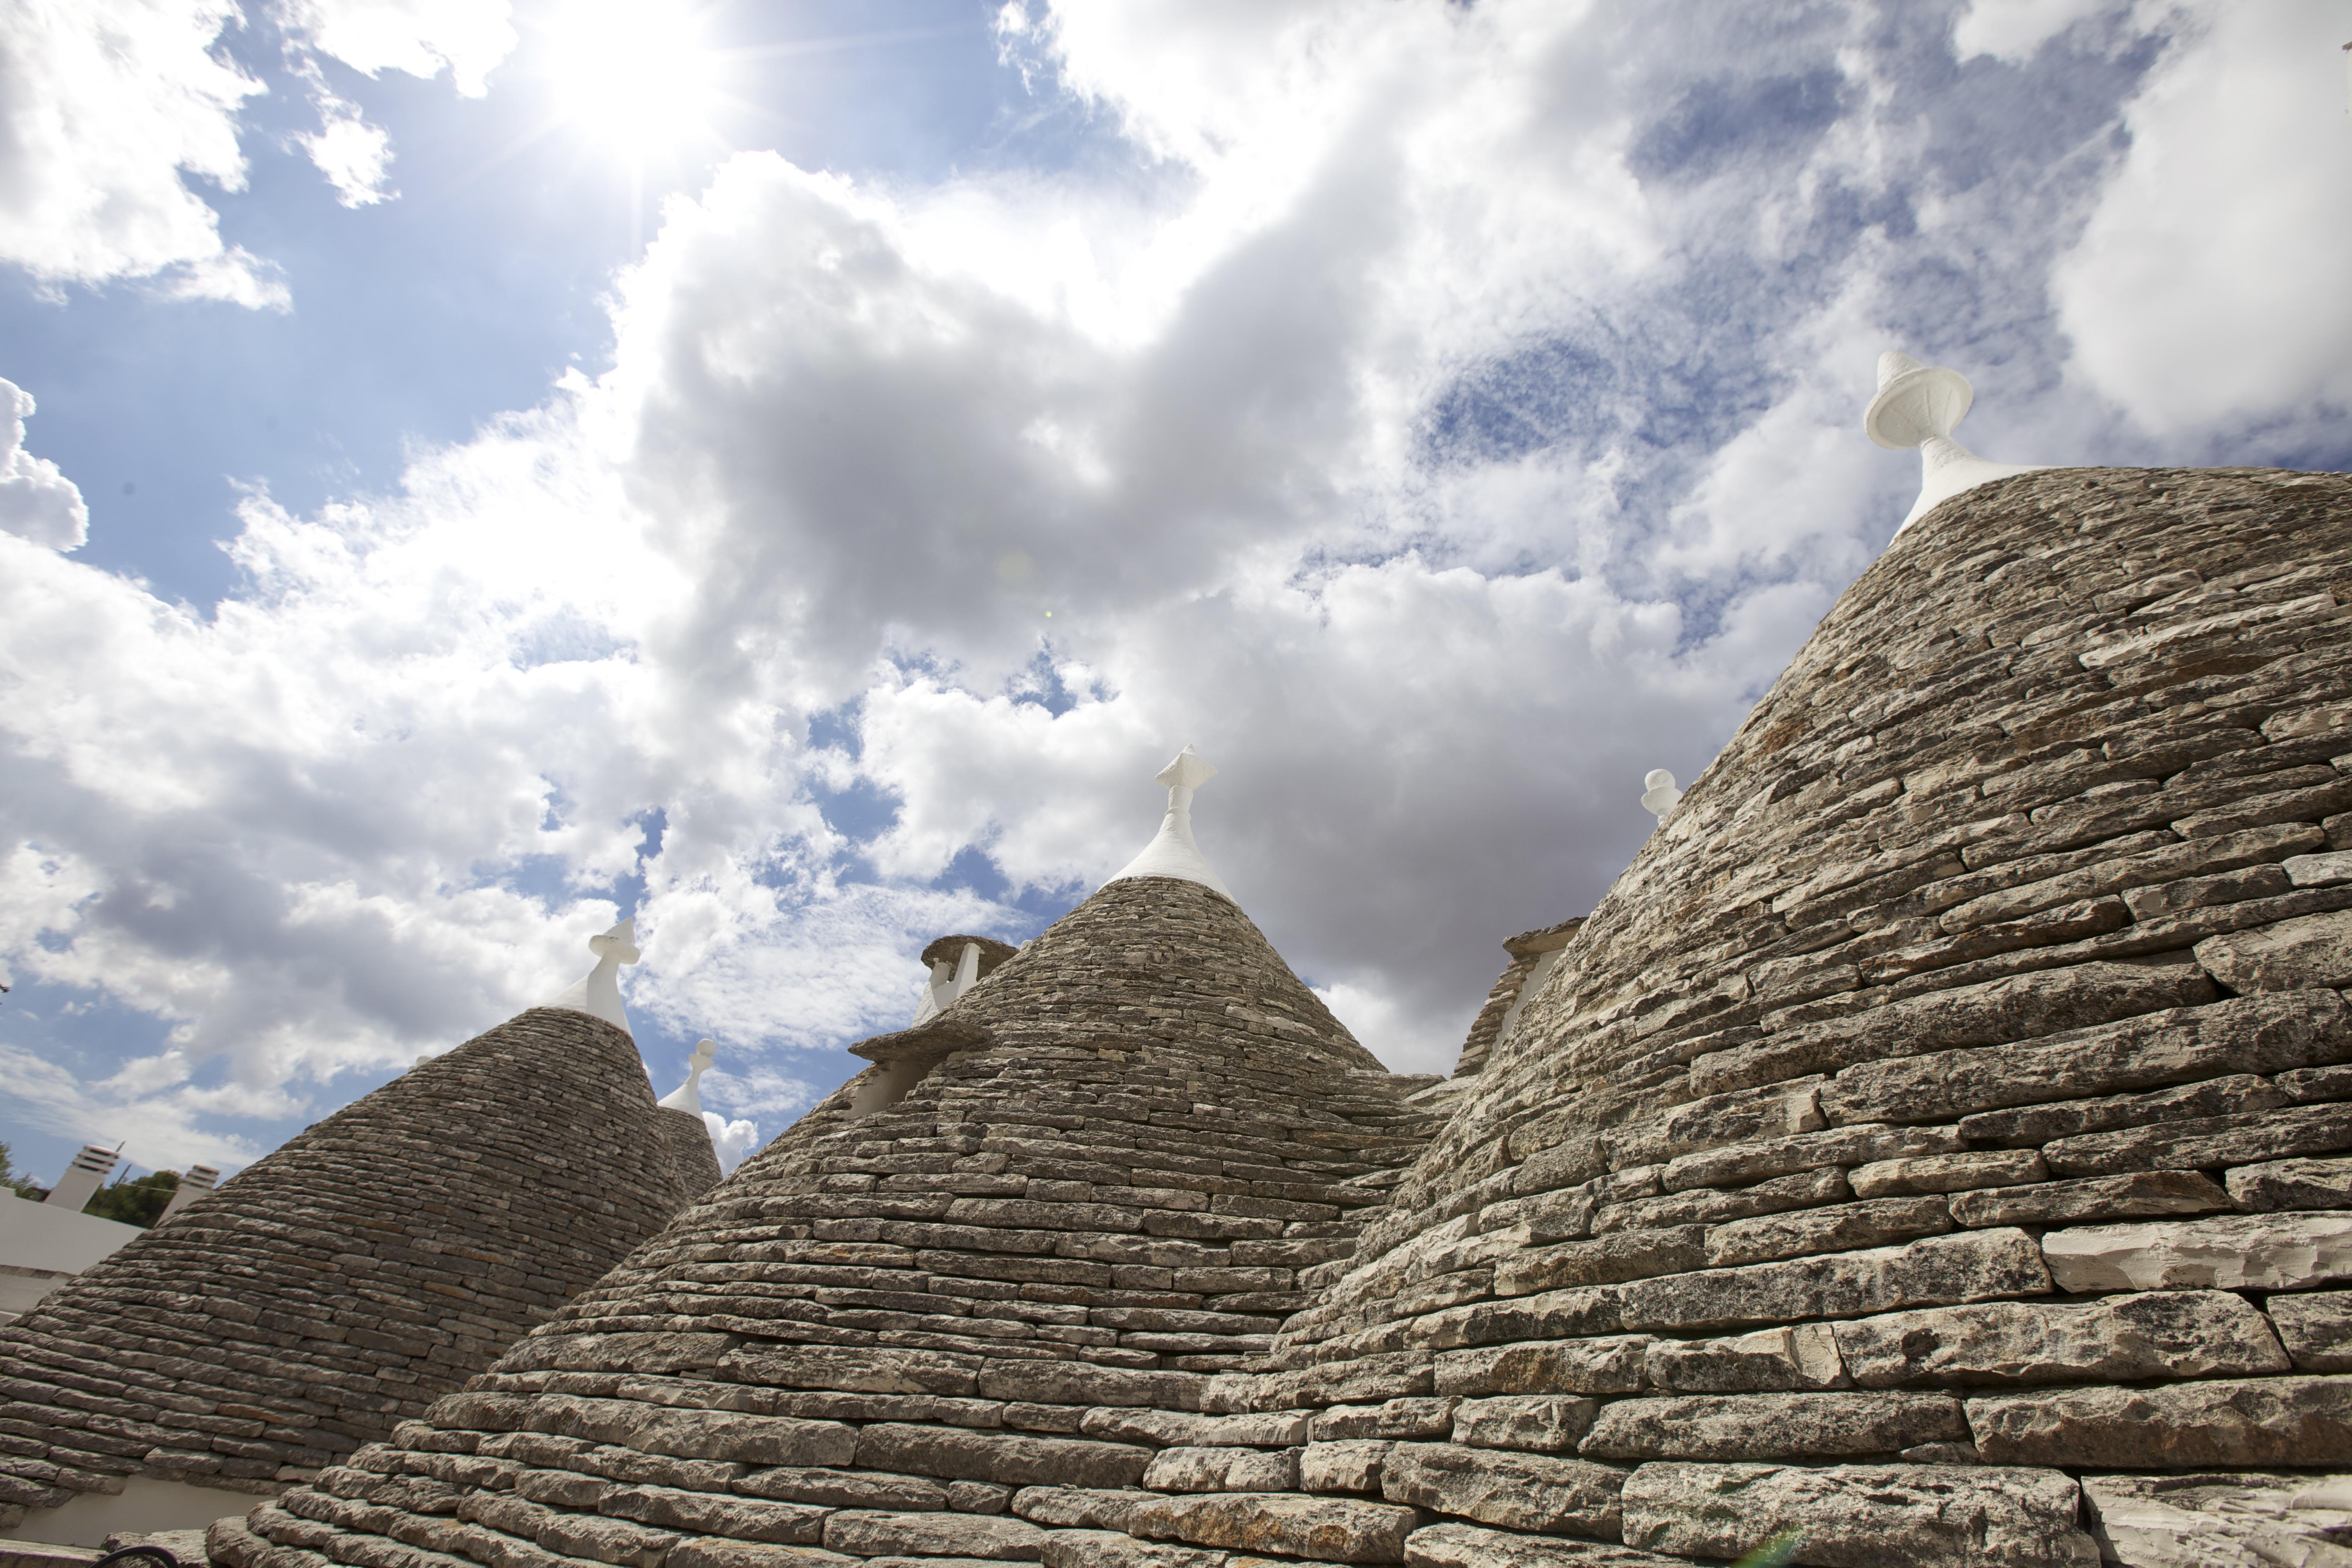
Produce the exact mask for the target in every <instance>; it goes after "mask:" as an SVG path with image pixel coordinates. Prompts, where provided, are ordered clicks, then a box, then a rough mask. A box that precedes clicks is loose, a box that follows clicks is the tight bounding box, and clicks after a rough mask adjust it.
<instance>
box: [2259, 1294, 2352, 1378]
mask: <svg viewBox="0 0 2352 1568" xmlns="http://www.w3.org/2000/svg"><path fill="white" fill-rule="evenodd" d="M2263 1310H2264V1311H2265V1312H2267V1313H2269V1314H2270V1320H2271V1325H2272V1327H2273V1328H2275V1329H2276V1330H2277V1331H2278V1337H2279V1340H2280V1342H2281V1343H2283V1344H2284V1345H2285V1347H2286V1353H2287V1355H2288V1357H2289V1358H2290V1359H2291V1360H2292V1361H2293V1362H2294V1369H2295V1371H2297V1372H2352V1291H2343V1290H2322V1291H2318V1292H2316V1293H2315V1294H2312V1295H2308V1296H2273V1297H2272V1298H2271V1299H2270V1300H2267V1301H2265V1302H2263Z"/></svg>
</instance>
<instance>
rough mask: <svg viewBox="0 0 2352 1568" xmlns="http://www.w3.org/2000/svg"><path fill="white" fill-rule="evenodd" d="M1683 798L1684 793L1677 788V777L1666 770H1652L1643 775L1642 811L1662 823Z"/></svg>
mask: <svg viewBox="0 0 2352 1568" xmlns="http://www.w3.org/2000/svg"><path fill="white" fill-rule="evenodd" d="M1682 798H1683V792H1682V791H1680V790H1678V789H1676V788H1675V775H1674V774H1672V773H1668V772H1666V770H1665V769H1664V768H1652V769H1651V770H1650V771H1649V772H1648V773H1644V774H1643V775H1642V809H1643V811H1646V812H1648V813H1649V814H1650V815H1651V816H1654V817H1656V818H1657V819H1658V820H1659V821H1660V822H1664V820H1665V819H1666V813H1668V812H1670V811H1672V810H1674V808H1675V805H1676V804H1678V803H1679V802H1680V801H1681V800H1682Z"/></svg>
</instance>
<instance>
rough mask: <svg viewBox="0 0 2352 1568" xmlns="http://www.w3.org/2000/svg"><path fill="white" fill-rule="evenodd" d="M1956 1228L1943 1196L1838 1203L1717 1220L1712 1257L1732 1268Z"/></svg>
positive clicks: (1710, 1242)
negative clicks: (1731, 1220) (1723, 1222)
mask: <svg viewBox="0 0 2352 1568" xmlns="http://www.w3.org/2000/svg"><path fill="white" fill-rule="evenodd" d="M1864 1168H1865V1169H1868V1168H1869V1167H1864ZM1856 1174H1857V1175H1858V1174H1860V1173H1859V1172H1857V1173H1856ZM1951 1228H1952V1213H1951V1209H1950V1207H1949V1206H1948V1205H1946V1204H1945V1202H1944V1200H1943V1199H1941V1198H1887V1199H1883V1200H1880V1201H1878V1202H1875V1203H1859V1204H1835V1205H1831V1206H1830V1207H1828V1208H1818V1209H1800V1210H1797V1211H1796V1212H1794V1213H1790V1214H1775V1215H1761V1216H1759V1217H1758V1218H1756V1219H1745V1220H1738V1221H1735V1222H1734V1223H1732V1224H1730V1225H1719V1226H1716V1227H1715V1228H1714V1229H1712V1230H1710V1231H1708V1232H1707V1233H1706V1261H1707V1263H1708V1265H1709V1266H1710V1267H1713V1268H1737V1267H1738V1266H1739V1265H1741V1264H1743V1263H1769V1262H1772V1261H1773V1260H1775V1259H1777V1258H1803V1257H1807V1256H1809V1255H1811V1254H1813V1253H1819V1252H1849V1251H1854V1250H1858V1249H1860V1248H1862V1247H1884V1246H1886V1245H1887V1244H1888V1243H1890V1242H1898V1241H1909V1240H1911V1239H1913V1238H1914V1237H1922V1236H1937V1235H1941V1234H1942V1233H1943V1232H1945V1231H1948V1230H1949V1229H1951Z"/></svg>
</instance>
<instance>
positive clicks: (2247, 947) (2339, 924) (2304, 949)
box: [2195, 910, 2352, 1065]
mask: <svg viewBox="0 0 2352 1568" xmlns="http://www.w3.org/2000/svg"><path fill="white" fill-rule="evenodd" d="M2195 952H2196V953H2197V962H2198V963H2201V964H2203V965H2204V966H2205V968H2206V970H2207V971H2208V972H2209V973H2210V974H2211V975H2212V976H2213V978H2214V979H2216V980H2218V981H2220V982H2221V984H2224V985H2226V986H2228V987H2229V988H2230V989H2231V990H2232V991H2236V992H2240V993H2247V992H2260V991H2292V990H2294V989H2296V988H2299V987H2303V986H2312V985H2352V910H2332V911H2329V912H2326V913H2323V914H2313V915H2303V916H2299V917H2297V918H2296V919H2294V920H2285V921H2279V922H2278V923H2277V924H2275V925H2270V926H2264V927H2262V928H2260V929H2258V930H2254V931H2230V932H2228V933H2226V934H2224V935H2221V936H2210V937H2207V938H2206V939H2205V940H2204V941H2203V942H2199V943H2198V944H2197V946H2196V949H2195ZM2297 1065H2305V1064H2297Z"/></svg>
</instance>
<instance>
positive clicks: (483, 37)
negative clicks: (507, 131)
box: [278, 0, 520, 98]
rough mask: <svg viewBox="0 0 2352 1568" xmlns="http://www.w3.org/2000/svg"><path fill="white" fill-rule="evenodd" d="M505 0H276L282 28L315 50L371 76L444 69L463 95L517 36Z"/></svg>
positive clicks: (481, 81) (477, 87) (482, 86)
mask: <svg viewBox="0 0 2352 1568" xmlns="http://www.w3.org/2000/svg"><path fill="white" fill-rule="evenodd" d="M513 12H514V8H513V6H512V5H509V3H508V0H283V3H282V4H281V5H279V7H278V16H279V18H280V20H281V22H282V23H283V25H284V26H285V27H286V29H287V31H288V32H289V33H290V34H291V35H293V36H294V37H296V38H297V39H299V41H300V42H302V43H303V44H304V45H306V46H308V47H310V48H313V49H315V50H317V51H318V52H319V53H320V54H324V55H331V56H332V57H334V58H336V59H339V60H341V61H342V62H343V64H345V65H347V66H350V67H351V68H352V69H353V70H358V71H364V72H365V73H367V74H368V75H369V76H374V75H376V74H377V73H378V72H380V71H387V70H396V71H404V72H406V73H407V74H408V75H410V76H415V77H423V78H425V79H426V80H430V79H433V78H434V77H436V76H438V75H440V74H441V73H442V72H443V71H444V70H446V71H447V72H448V73H449V77H450V80H451V82H452V83H453V84H454V85H455V86H456V88H457V90H458V91H459V92H460V93H462V94H464V95H465V96H466V97H467V98H479V97H481V96H482V95H483V94H484V93H486V92H488V90H489V73H490V72H491V71H492V70H493V69H495V68H497V67H498V65H499V62H500V61H501V60H503V59H505V58H507V56H508V55H509V53H511V52H512V51H513V49H514V47H515V45H516V43H517V42H519V41H520V40H519V38H518V36H517V34H516V32H515V28H514V21H513Z"/></svg>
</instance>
